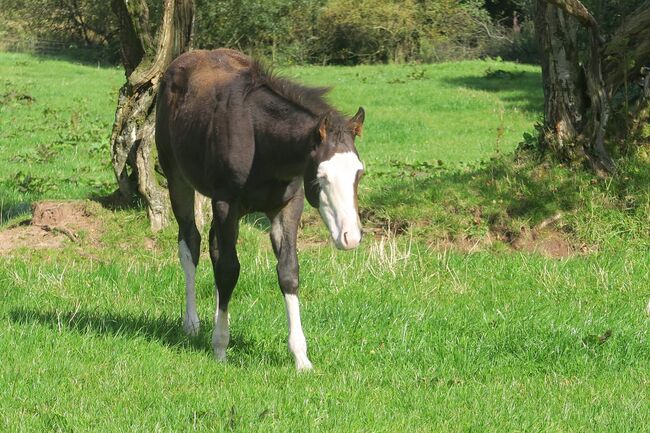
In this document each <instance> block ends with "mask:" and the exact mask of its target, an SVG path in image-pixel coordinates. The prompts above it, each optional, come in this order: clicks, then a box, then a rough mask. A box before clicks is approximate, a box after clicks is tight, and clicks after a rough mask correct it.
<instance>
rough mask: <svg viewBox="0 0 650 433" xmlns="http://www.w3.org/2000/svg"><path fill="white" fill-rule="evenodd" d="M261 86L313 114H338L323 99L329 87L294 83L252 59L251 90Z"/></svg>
mask: <svg viewBox="0 0 650 433" xmlns="http://www.w3.org/2000/svg"><path fill="white" fill-rule="evenodd" d="M262 86H264V87H266V88H268V89H269V90H271V91H272V92H273V93H275V94H276V95H278V96H280V97H282V98H284V99H286V100H288V101H289V102H291V103H293V104H295V105H297V106H298V107H300V108H302V109H303V110H305V111H307V112H309V113H311V114H313V115H315V116H322V115H325V114H330V115H332V114H339V113H338V111H337V110H336V109H334V108H333V107H332V106H331V105H329V104H328V103H327V101H325V98H324V96H325V94H327V92H329V91H330V90H331V88H330V87H309V86H304V85H302V84H298V83H295V82H293V81H291V80H288V79H286V78H283V77H280V76H278V75H277V74H276V73H275V72H274V71H273V69H272V68H270V67H268V66H265V65H264V64H262V63H261V62H259V61H257V60H254V61H253V63H252V65H251V90H253V89H255V88H258V87H262Z"/></svg>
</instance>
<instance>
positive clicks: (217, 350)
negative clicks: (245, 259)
mask: <svg viewBox="0 0 650 433" xmlns="http://www.w3.org/2000/svg"><path fill="white" fill-rule="evenodd" d="M212 213H213V219H212V227H211V228H210V259H211V260H212V269H213V271H214V282H215V286H216V287H215V289H216V293H215V298H216V303H217V308H216V311H215V314H214V331H213V333H212V350H213V351H214V356H215V357H216V358H217V359H218V360H220V361H225V360H226V347H228V343H229V342H230V328H229V323H228V303H229V302H230V297H231V295H232V292H233V290H234V288H235V285H236V284H237V279H238V278H239V259H238V258H237V249H236V246H237V235H238V232H239V215H238V213H237V206H236V204H232V203H228V202H225V201H217V200H213V202H212Z"/></svg>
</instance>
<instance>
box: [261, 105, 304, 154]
mask: <svg viewBox="0 0 650 433" xmlns="http://www.w3.org/2000/svg"><path fill="white" fill-rule="evenodd" d="M261 103H262V104H273V108H272V109H269V107H268V106H260V107H259V108H260V109H259V110H258V111H257V113H256V115H257V116H263V118H261V119H258V120H257V121H255V135H256V136H257V137H260V138H263V139H262V140H260V143H262V144H263V145H266V144H270V145H272V146H273V149H272V152H274V153H277V154H278V156H283V157H286V158H287V159H288V160H295V159H296V158H306V157H307V156H308V155H309V152H310V150H311V149H310V143H311V134H313V133H314V131H315V127H316V123H317V119H316V117H315V116H314V115H312V114H310V113H307V112H306V111H303V110H300V109H297V108H296V107H294V106H292V105H291V104H289V103H286V102H285V104H286V106H287V107H288V108H289V109H288V110H286V112H284V111H283V114H282V115H271V114H268V113H277V112H279V110H278V111H274V110H275V109H277V108H278V107H279V106H281V105H282V103H283V101H280V102H278V101H277V100H276V101H270V100H263V101H261Z"/></svg>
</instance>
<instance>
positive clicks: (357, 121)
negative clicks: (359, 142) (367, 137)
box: [350, 107, 366, 137]
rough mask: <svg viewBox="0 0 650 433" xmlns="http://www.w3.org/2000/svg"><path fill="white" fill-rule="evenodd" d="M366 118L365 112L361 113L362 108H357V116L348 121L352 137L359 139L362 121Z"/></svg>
mask: <svg viewBox="0 0 650 433" xmlns="http://www.w3.org/2000/svg"><path fill="white" fill-rule="evenodd" d="M365 118H366V112H365V111H363V107H359V110H358V111H357V114H355V115H354V117H353V118H352V119H350V125H351V126H352V132H354V135H357V136H359V137H361V131H362V130H363V120H364V119H365Z"/></svg>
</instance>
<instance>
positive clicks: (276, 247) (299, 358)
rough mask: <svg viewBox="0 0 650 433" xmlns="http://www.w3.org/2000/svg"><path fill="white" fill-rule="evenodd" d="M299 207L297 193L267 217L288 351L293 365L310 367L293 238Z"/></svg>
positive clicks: (294, 239) (303, 368) (296, 233)
mask: <svg viewBox="0 0 650 433" xmlns="http://www.w3.org/2000/svg"><path fill="white" fill-rule="evenodd" d="M302 209H303V200H301V197H294V198H293V199H292V200H291V201H290V202H289V203H288V204H287V205H286V206H285V207H284V208H283V209H281V210H280V211H279V212H277V213H269V214H268V217H269V219H270V220H271V244H272V245H273V251H274V252H275V256H276V257H277V259H278V266H277V271H278V282H279V283H280V289H281V290H282V294H283V295H284V305H285V307H286V310H287V325H288V327H289V340H288V345H289V351H291V353H292V354H293V357H294V360H295V362H296V369H298V370H310V369H311V368H312V365H311V362H310V361H309V358H307V340H306V339H305V334H304V333H303V331H302V323H301V320H300V304H299V302H298V286H299V278H298V273H299V268H298V254H297V252H296V240H297V237H298V224H299V222H300V215H301V214H302Z"/></svg>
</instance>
